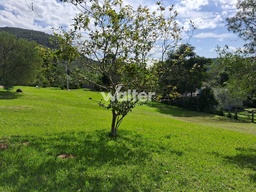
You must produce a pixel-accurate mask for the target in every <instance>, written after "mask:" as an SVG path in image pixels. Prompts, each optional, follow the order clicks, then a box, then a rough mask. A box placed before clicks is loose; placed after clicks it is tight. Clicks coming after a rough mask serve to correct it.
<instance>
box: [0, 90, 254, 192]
mask: <svg viewBox="0 0 256 192" xmlns="http://www.w3.org/2000/svg"><path fill="white" fill-rule="evenodd" d="M22 90H23V93H21V94H17V93H15V92H12V93H8V94H7V95H5V94H6V93H4V92H0V93H1V94H0V96H1V99H0V125H1V129H0V144H2V146H4V145H3V144H5V145H6V146H7V148H4V147H2V149H0V170H1V171H0V191H79V190H80V191H229V190H231V191H232V190H234V191H255V189H256V173H255V170H256V142H255V141H256V140H255V139H256V137H255V130H253V128H255V129H256V125H255V124H253V123H241V122H240V123H237V122H234V121H227V120H226V119H220V118H218V117H216V116H214V115H210V114H205V113H197V112H192V111H185V110H182V109H179V108H176V107H172V106H167V105H163V104H158V103H150V104H148V105H144V106H138V107H137V108H135V109H134V111H133V112H132V113H131V114H129V115H128V116H127V117H126V118H125V119H124V122H123V124H122V125H121V127H120V130H119V136H118V137H117V138H116V139H111V138H109V137H108V132H109V131H110V122H111V119H110V118H111V114H110V112H109V111H106V110H104V109H102V108H100V107H99V106H98V102H99V101H100V99H101V95H100V93H97V92H90V91H84V90H71V91H66V90H58V89H36V88H34V87H22ZM89 98H91V99H89ZM0 146H1V145H0ZM61 154H67V155H69V156H68V157H70V158H65V159H62V158H58V156H59V155H61Z"/></svg>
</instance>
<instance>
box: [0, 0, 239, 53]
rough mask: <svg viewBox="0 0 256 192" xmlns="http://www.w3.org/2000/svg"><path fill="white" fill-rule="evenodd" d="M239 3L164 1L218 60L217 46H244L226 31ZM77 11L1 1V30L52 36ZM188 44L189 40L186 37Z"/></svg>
mask: <svg viewBox="0 0 256 192" xmlns="http://www.w3.org/2000/svg"><path fill="white" fill-rule="evenodd" d="M124 2H125V3H129V4H131V5H133V6H137V5H139V4H142V5H147V6H149V7H152V9H153V8H154V6H155V2H156V1H153V0H136V1H134V0H124ZM236 3H237V0H163V4H164V5H165V6H168V5H171V4H174V5H175V9H176V10H177V11H178V13H179V15H178V20H179V23H180V25H182V26H184V27H186V26H188V23H189V20H192V21H193V22H194V23H195V26H196V28H197V29H196V30H195V31H194V34H193V37H192V38H191V39H190V41H189V43H190V44H191V45H193V46H194V47H196V53H197V54H198V55H200V56H204V57H216V56H217V54H216V52H215V48H216V46H218V45H219V46H221V47H223V46H225V45H228V46H229V47H230V48H234V49H235V48H238V47H242V45H243V42H242V40H241V39H239V38H238V36H237V35H236V34H233V33H231V32H229V31H228V30H227V27H226V26H225V25H226V21H225V18H227V17H230V16H232V15H234V14H235V12H236ZM78 12H79V11H78V9H77V8H76V7H75V6H73V5H71V4H69V3H60V1H56V0H0V27H20V28H25V29H33V30H38V31H43V32H46V33H52V27H56V28H57V27H59V26H65V27H68V26H70V25H71V24H72V22H73V21H72V19H73V18H74V16H75V14H76V13H78ZM184 41H186V37H185V38H184Z"/></svg>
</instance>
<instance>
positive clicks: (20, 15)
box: [0, 0, 78, 33]
mask: <svg viewBox="0 0 256 192" xmlns="http://www.w3.org/2000/svg"><path fill="white" fill-rule="evenodd" d="M32 3H33V4H32ZM0 4H1V5H2V6H3V7H4V10H0V27H5V26H9V27H21V28H28V29H34V30H39V31H45V32H48V33H50V32H51V28H52V27H56V28H57V27H59V26H70V25H71V24H72V23H73V20H72V19H73V18H74V16H75V15H76V13H78V10H77V8H76V7H75V6H73V5H71V4H69V3H58V2H57V1H56V0H37V1H32V0H25V1H24V0H1V2H0ZM38 21H40V22H38ZM41 24H42V25H41Z"/></svg>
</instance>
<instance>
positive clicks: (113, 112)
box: [110, 110, 117, 137]
mask: <svg viewBox="0 0 256 192" xmlns="http://www.w3.org/2000/svg"><path fill="white" fill-rule="evenodd" d="M116 118H117V115H116V112H115V110H112V123H111V132H110V136H112V137H116V132H117V130H116Z"/></svg>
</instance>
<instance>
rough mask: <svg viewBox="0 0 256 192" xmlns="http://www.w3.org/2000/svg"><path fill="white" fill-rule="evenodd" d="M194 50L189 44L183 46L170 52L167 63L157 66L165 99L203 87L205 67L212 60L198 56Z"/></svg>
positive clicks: (160, 63)
mask: <svg viewBox="0 0 256 192" xmlns="http://www.w3.org/2000/svg"><path fill="white" fill-rule="evenodd" d="M194 49H195V48H194V47H193V46H191V45H189V44H181V45H180V46H179V47H178V48H177V49H174V50H169V53H168V58H167V60H166V61H165V62H159V63H156V64H155V65H156V66H155V68H156V69H155V70H156V73H157V76H158V82H159V90H160V93H161V94H162V95H163V96H164V97H168V96H169V95H170V94H171V95H173V94H174V93H179V94H183V93H185V92H194V91H195V90H196V88H200V87H201V86H202V82H203V80H204V79H205V70H206V68H205V65H206V64H207V63H209V62H210V60H209V59H206V58H203V57H199V56H197V55H196V53H195V52H194ZM174 95H177V94H174Z"/></svg>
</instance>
